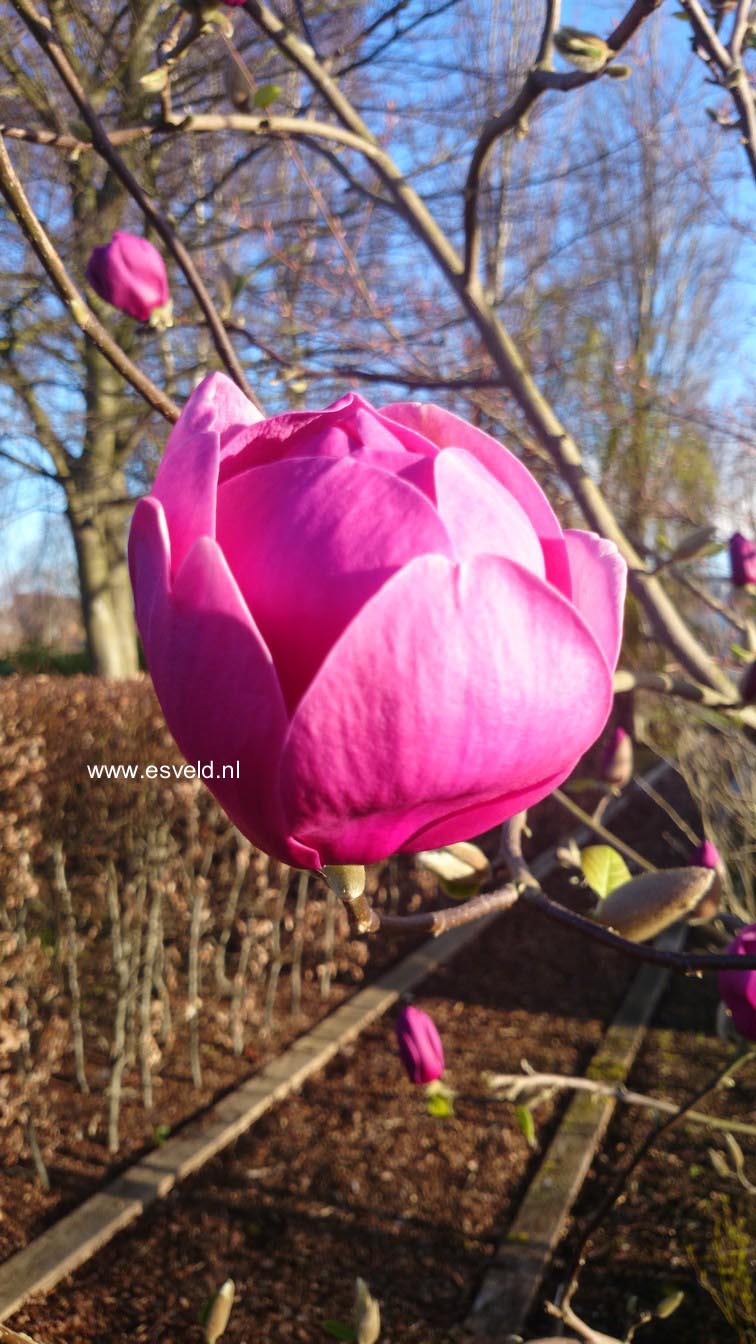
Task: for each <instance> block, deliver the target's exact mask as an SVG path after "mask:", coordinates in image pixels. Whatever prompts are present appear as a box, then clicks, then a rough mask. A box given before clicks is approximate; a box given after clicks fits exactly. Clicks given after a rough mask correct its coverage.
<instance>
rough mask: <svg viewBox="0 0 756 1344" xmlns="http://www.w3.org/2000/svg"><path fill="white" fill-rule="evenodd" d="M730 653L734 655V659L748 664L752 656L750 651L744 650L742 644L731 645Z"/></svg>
mask: <svg viewBox="0 0 756 1344" xmlns="http://www.w3.org/2000/svg"><path fill="white" fill-rule="evenodd" d="M730 653H734V655H735V657H736V658H740V659H742V661H743V662H744V663H750V661H751V658H752V657H753V654H752V653H751V650H750V649H744V648H743V645H742V644H731V645H730Z"/></svg>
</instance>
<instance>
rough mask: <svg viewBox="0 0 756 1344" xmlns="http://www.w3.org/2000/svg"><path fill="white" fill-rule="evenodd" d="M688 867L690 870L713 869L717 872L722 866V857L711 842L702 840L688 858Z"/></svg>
mask: <svg viewBox="0 0 756 1344" xmlns="http://www.w3.org/2000/svg"><path fill="white" fill-rule="evenodd" d="M690 865H691V868H713V869H714V870H715V871H717V870H718V869H719V868H721V866H722V856H721V854H720V853H719V850H718V849H717V847H716V845H714V844H712V842H711V840H702V841H701V843H700V845H697V846H696V848H695V849H694V850H693V853H692V854H691V856H690Z"/></svg>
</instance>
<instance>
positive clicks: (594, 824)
mask: <svg viewBox="0 0 756 1344" xmlns="http://www.w3.org/2000/svg"><path fill="white" fill-rule="evenodd" d="M551 797H552V798H554V799H556V801H557V802H558V803H559V804H560V806H561V807H563V808H564V809H565V811H566V812H571V813H572V816H573V817H577V819H578V821H582V823H583V825H584V826H587V827H588V829H589V830H591V831H593V833H594V835H598V836H599V838H600V839H601V840H605V841H606V843H607V844H608V845H612V847H613V848H614V849H617V850H619V852H620V854H624V855H625V858H627V859H630V860H631V861H632V862H633V863H635V864H637V866H638V867H639V868H642V869H643V871H644V873H655V872H656V868H655V866H654V864H653V863H649V861H648V859H644V857H643V855H642V854H639V853H638V851H637V850H635V849H633V848H632V847H631V846H630V845H628V844H626V843H625V841H624V840H620V838H619V836H616V835H613V834H612V832H611V831H608V830H607V829H606V827H605V826H602V825H601V824H600V822H598V821H595V820H594V818H593V817H592V816H591V815H590V813H588V812H584V811H583V809H582V807H579V806H578V804H577V803H574V802H573V801H572V799H571V798H569V797H568V796H567V794H566V793H563V792H562V790H561V789H554V791H553V793H552V794H551Z"/></svg>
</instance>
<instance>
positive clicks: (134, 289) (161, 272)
mask: <svg viewBox="0 0 756 1344" xmlns="http://www.w3.org/2000/svg"><path fill="white" fill-rule="evenodd" d="M87 280H88V281H89V283H90V285H91V286H92V288H93V290H94V291H95V293H96V294H99V296H100V298H101V299H104V300H105V302H106V303H111V304H112V305H113V307H114V308H120V310H121V312H122V313H128V315H129V317H134V318H136V319H137V321H138V322H147V321H148V319H149V317H150V314H151V313H152V312H153V310H154V309H155V308H163V307H165V305H166V304H167V303H168V302H169V299H170V294H169V290H168V276H167V275H166V271H165V262H164V261H163V258H162V257H161V255H160V253H159V252H158V250H157V248H156V247H153V245H152V243H150V242H148V240H147V239H146V238H137V237H135V235H134V234H133V233H124V232H123V231H122V230H120V229H116V231H115V233H114V234H113V237H112V238H111V240H110V242H109V243H106V244H105V246H104V247H96V248H95V249H94V251H93V252H92V255H91V257H90V258H89V261H88V262H87Z"/></svg>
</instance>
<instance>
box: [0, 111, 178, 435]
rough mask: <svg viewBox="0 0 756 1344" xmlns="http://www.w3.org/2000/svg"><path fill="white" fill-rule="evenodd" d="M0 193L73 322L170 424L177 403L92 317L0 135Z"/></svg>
mask: <svg viewBox="0 0 756 1344" xmlns="http://www.w3.org/2000/svg"><path fill="white" fill-rule="evenodd" d="M0 192H1V193H2V195H3V196H4V198H5V200H6V201H7V203H8V205H9V207H10V209H11V211H12V212H13V214H14V215H15V217H16V219H17V220H18V222H19V224H20V226H21V229H22V231H23V233H24V236H25V237H26V239H27V240H28V242H29V244H30V246H31V247H32V248H33V250H34V252H35V253H36V255H37V256H38V257H39V260H40V261H41V262H42V265H43V266H44V268H45V270H46V271H47V274H48V275H49V277H50V279H51V280H52V283H53V285H54V287H55V289H56V290H57V292H58V294H59V295H60V297H61V299H62V300H63V302H64V303H65V305H66V307H67V308H68V311H69V312H70V314H71V316H72V318H73V320H74V322H75V323H76V324H77V326H78V327H79V328H80V329H81V331H83V333H84V335H85V336H87V337H88V338H89V340H90V341H92V343H93V344H94V345H96V346H97V349H98V350H100V351H101V353H102V354H103V355H104V356H105V358H106V359H108V360H109V361H110V363H111V364H112V365H113V368H114V369H117V370H118V372H119V373H120V374H121V375H122V376H123V377H124V378H125V379H126V381H127V382H128V383H130V384H131V386H132V387H133V388H134V389H135V391H137V392H138V393H139V394H140V396H142V397H144V399H145V401H146V402H148V403H149V405H150V406H152V407H154V409H155V410H156V411H159V412H160V414H161V415H162V416H164V417H165V419H166V420H169V421H170V422H171V424H173V423H174V422H175V421H176V420H178V417H179V408H178V406H176V404H175V403H174V402H173V401H171V399H170V397H167V396H166V395H165V393H164V392H163V391H161V389H160V388H159V387H157V386H156V384H155V383H153V381H152V379H151V378H148V377H147V375H146V374H145V373H142V371H141V369H139V368H137V366H136V364H134V363H133V362H132V361H131V360H130V359H129V357H128V355H126V354H124V352H123V350H122V349H121V347H120V345H119V344H118V342H117V341H114V340H113V337H112V336H111V335H110V333H109V332H108V331H107V330H106V328H105V327H104V326H103V325H102V323H101V322H100V321H99V320H98V319H97V317H95V314H94V313H93V312H92V310H91V308H90V307H89V306H88V304H87V303H86V301H85V300H84V299H83V298H82V296H81V294H80V293H79V291H78V289H77V288H76V285H75V284H74V282H73V280H72V279H71V277H70V275H69V274H68V271H67V270H66V268H65V266H64V265H63V262H62V260H61V258H60V256H59V254H58V253H57V252H56V250H55V248H54V247H53V244H52V243H51V241H50V239H49V237H48V235H47V233H46V231H45V229H44V228H43V226H42V224H41V223H40V221H39V220H38V219H37V216H36V215H35V213H34V210H33V209H32V206H31V203H30V201H29V199H28V197H27V195H26V193H25V191H24V189H23V186H22V185H21V182H20V180H19V178H18V176H17V174H16V172H15V169H14V167H13V164H12V163H11V160H10V157H9V155H8V151H7V149H6V146H5V142H4V140H3V138H2V136H1V135H0Z"/></svg>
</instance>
